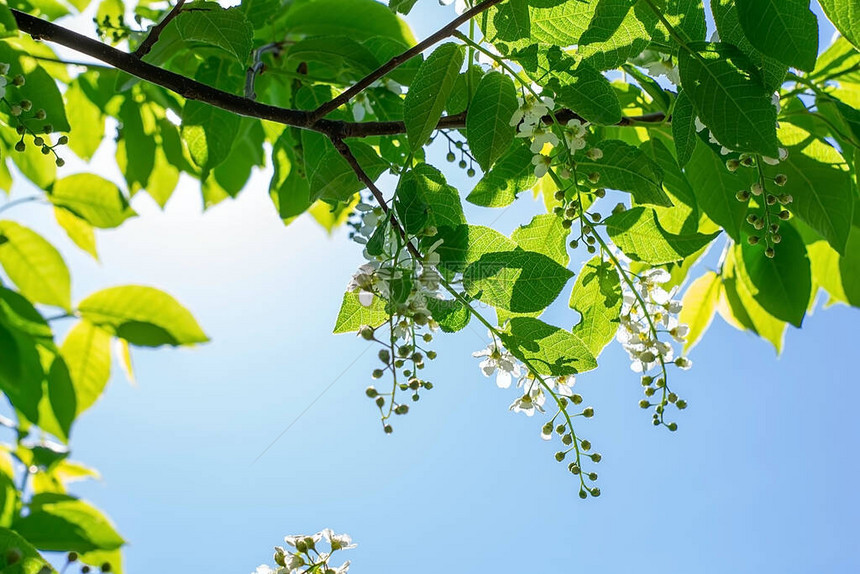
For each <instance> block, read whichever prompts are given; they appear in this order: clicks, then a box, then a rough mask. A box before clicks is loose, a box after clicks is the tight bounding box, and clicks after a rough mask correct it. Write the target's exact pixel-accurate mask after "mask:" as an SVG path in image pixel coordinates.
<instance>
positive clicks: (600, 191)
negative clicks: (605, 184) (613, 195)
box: [594, 187, 606, 198]
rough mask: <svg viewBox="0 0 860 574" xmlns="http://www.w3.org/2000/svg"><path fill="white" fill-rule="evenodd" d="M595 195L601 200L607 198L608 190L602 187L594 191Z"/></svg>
mask: <svg viewBox="0 0 860 574" xmlns="http://www.w3.org/2000/svg"><path fill="white" fill-rule="evenodd" d="M594 195H596V196H597V197H599V198H602V197H606V190H605V189H604V188H602V187H600V188H598V189H595V190H594Z"/></svg>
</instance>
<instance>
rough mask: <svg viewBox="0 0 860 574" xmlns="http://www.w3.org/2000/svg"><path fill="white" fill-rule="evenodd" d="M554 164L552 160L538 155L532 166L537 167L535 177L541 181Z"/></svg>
mask: <svg viewBox="0 0 860 574" xmlns="http://www.w3.org/2000/svg"><path fill="white" fill-rule="evenodd" d="M551 164H552V158H550V157H547V156H545V155H541V154H538V155H536V156H534V157H533V158H532V165H534V166H535V177H536V178H538V179H540V178H542V177H543V176H545V175H546V172H548V171H549V166H550V165H551Z"/></svg>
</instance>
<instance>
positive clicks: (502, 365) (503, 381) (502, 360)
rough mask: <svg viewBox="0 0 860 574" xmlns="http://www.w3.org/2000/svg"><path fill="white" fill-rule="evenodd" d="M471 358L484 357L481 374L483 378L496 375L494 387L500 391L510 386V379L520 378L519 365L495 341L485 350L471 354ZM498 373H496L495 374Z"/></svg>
mask: <svg viewBox="0 0 860 574" xmlns="http://www.w3.org/2000/svg"><path fill="white" fill-rule="evenodd" d="M472 356H473V357H486V359H484V360H483V361H481V364H480V365H479V366H480V367H481V372H482V373H484V376H485V377H489V376H490V375H492V374H493V373H496V385H498V387H499V388H500V389H507V388H508V387H510V386H511V377H512V376H513V377H519V376H520V365H519V363H518V362H517V360H516V359H515V358H514V356H513V355H512V354H511V353H510V352H508V350H507V349H505V348H504V347H502V346H500V345H497V344H496V342H495V340H493V342H491V343H490V344H489V345H487V348H486V349H483V350H481V351H476V352H474V353H472ZM497 371H498V372H497Z"/></svg>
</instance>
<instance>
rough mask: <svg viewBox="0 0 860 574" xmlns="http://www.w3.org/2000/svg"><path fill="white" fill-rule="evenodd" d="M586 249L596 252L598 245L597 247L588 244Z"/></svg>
mask: <svg viewBox="0 0 860 574" xmlns="http://www.w3.org/2000/svg"><path fill="white" fill-rule="evenodd" d="M585 249H586V251H588V252H589V253H591V254H594V253H596V252H597V247H595V246H594V245H588V246H587V247H586V248H585Z"/></svg>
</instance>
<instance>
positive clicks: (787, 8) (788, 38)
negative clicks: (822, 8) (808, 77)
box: [735, 0, 860, 72]
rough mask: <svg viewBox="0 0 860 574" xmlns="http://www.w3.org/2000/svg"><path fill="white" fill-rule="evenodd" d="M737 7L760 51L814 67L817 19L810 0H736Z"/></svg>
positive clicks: (802, 66) (807, 68)
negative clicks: (811, 8)
mask: <svg viewBox="0 0 860 574" xmlns="http://www.w3.org/2000/svg"><path fill="white" fill-rule="evenodd" d="M850 3H851V2H850V1H849V2H846V4H850ZM735 6H737V10H738V17H739V20H740V23H741V26H742V27H743V29H744V32H745V34H746V37H747V40H749V42H750V44H752V45H753V46H755V47H756V48H757V49H758V50H759V51H761V52H762V53H763V54H765V55H767V56H770V57H771V58H776V59H777V60H779V61H781V62H783V63H784V64H786V65H787V66H793V67H795V68H800V69H801V70H805V71H807V72H811V71H812V69H813V68H815V59H816V57H817V56H818V18H816V17H815V14H813V13H812V11H811V10H810V9H809V0H735ZM858 15H860V12H858ZM858 23H860V21H858Z"/></svg>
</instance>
